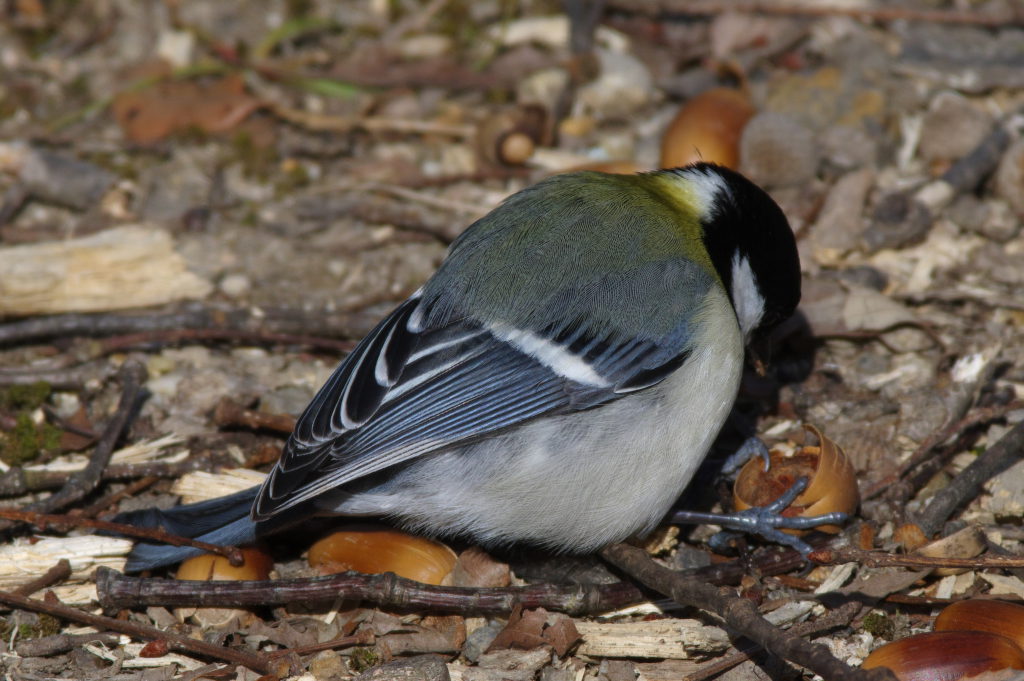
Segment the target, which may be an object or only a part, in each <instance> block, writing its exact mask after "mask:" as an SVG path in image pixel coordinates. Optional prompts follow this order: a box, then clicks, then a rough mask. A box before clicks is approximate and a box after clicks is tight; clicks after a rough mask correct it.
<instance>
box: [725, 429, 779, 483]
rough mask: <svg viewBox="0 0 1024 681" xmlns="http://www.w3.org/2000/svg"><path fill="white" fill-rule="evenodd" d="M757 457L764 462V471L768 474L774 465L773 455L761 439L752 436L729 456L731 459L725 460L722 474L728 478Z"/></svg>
mask: <svg viewBox="0 0 1024 681" xmlns="http://www.w3.org/2000/svg"><path fill="white" fill-rule="evenodd" d="M755 456H759V457H761V459H762V460H763V461H764V470H765V472H767V471H768V469H769V468H771V465H772V455H771V453H770V452H769V451H768V445H766V444H765V443H764V442H763V441H762V440H761V438H759V437H757V436H756V435H751V436H750V437H748V438H747V439H746V440H744V441H743V444H741V445H740V446H739V449H737V450H736V451H735V452H733V453H732V454H731V455H729V458H728V459H726V460H725V463H724V464H722V473H723V474H725V475H727V476H730V475H732V474H733V473H735V472H736V471H738V470H739V469H740V468H742V467H743V464H745V463H746V462H748V461H750V460H751V459H753V458H754V457H755Z"/></svg>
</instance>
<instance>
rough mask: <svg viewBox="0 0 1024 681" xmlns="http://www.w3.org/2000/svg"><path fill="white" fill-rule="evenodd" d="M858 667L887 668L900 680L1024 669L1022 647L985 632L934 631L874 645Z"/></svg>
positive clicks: (948, 679)
mask: <svg viewBox="0 0 1024 681" xmlns="http://www.w3.org/2000/svg"><path fill="white" fill-rule="evenodd" d="M861 667H862V668H863V669H874V668H875V667H888V668H889V669H891V670H892V672H893V674H895V675H896V678H897V679H899V681H936V680H937V679H941V680H942V681H956V679H961V678H964V677H970V676H977V675H978V674H981V673H982V672H987V671H997V670H999V669H1024V650H1021V648H1020V647H1019V646H1018V645H1017V644H1016V643H1014V642H1013V641H1011V640H1010V639H1008V638H1005V637H1003V636H997V635H996V634H990V633H988V632H984V631H936V632H932V633H930V634H917V635H915V636H908V637H907V638H901V639H899V640H898V641H893V642H892V643H887V644H885V645H884V646H882V647H880V648H876V649H875V650H873V651H871V654H870V655H868V657H867V659H866V660H864V663H863V664H862V665H861Z"/></svg>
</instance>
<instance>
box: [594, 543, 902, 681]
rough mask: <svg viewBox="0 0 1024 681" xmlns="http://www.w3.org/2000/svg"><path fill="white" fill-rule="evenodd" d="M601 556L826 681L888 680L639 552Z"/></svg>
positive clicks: (884, 673)
mask: <svg viewBox="0 0 1024 681" xmlns="http://www.w3.org/2000/svg"><path fill="white" fill-rule="evenodd" d="M601 557H602V558H604V559H605V560H607V561H608V562H609V563H611V564H612V565H614V566H615V567H617V568H619V569H620V570H622V571H623V572H625V573H626V574H628V575H629V576H630V577H632V578H634V579H636V580H637V581H639V582H640V583H641V584H643V585H644V586H646V587H648V588H651V589H654V590H655V591H658V592H660V593H663V594H665V595H666V596H669V597H670V598H672V599H673V600H674V601H675V602H677V603H679V604H681V605H686V606H691V607H696V608H700V609H702V610H706V611H708V612H711V613H714V614H716V615H718V616H719V617H721V618H722V619H723V620H724V621H725V624H726V625H727V626H728V627H729V628H731V629H732V630H734V631H736V632H737V633H739V634H740V635H742V636H745V637H746V638H749V639H750V640H751V641H753V642H754V643H756V644H758V645H759V646H761V647H763V648H764V649H765V650H767V651H768V652H770V653H772V654H773V655H776V656H778V657H781V658H782V659H784V660H788V661H790V662H793V663H795V664H799V665H802V666H804V667H806V668H808V669H810V670H811V671H812V672H814V673H816V674H820V675H821V676H822V677H824V678H826V679H829V681H882V680H883V679H885V680H887V681H892V679H895V677H894V676H893V675H892V672H890V671H889V670H888V669H884V668H879V669H872V670H870V671H866V670H862V669H853V668H851V667H849V666H848V665H846V664H845V663H843V662H842V661H841V660H838V659H837V658H836V657H835V656H833V655H832V653H830V652H829V650H828V648H826V647H825V646H822V645H818V644H813V643H810V642H808V641H805V640H804V639H802V638H800V637H799V636H796V635H794V634H792V633H790V632H788V631H784V630H782V629H779V628H778V627H776V626H774V625H773V624H771V623H770V622H768V620H766V619H764V617H762V616H761V614H760V613H759V612H758V611H757V607H756V606H755V605H754V603H753V602H752V601H750V600H748V599H746V598H740V597H739V596H735V595H732V594H729V593H728V592H727V591H726V590H724V589H722V590H720V589H718V588H716V587H714V586H711V585H710V584H708V583H707V582H705V581H703V580H701V579H697V578H694V577H692V576H683V575H681V574H679V573H677V572H673V571H672V570H670V569H668V568H666V567H663V566H661V565H659V564H657V563H655V562H654V561H653V560H652V559H651V558H650V556H648V555H647V554H646V553H645V552H644V551H643V550H641V549H638V548H635V547H632V546H627V545H626V544H613V545H611V546H608V547H605V548H604V549H603V550H602V551H601Z"/></svg>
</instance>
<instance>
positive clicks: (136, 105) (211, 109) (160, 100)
mask: <svg viewBox="0 0 1024 681" xmlns="http://www.w3.org/2000/svg"><path fill="white" fill-rule="evenodd" d="M261 105H262V104H261V102H260V100H259V99H257V98H255V97H253V96H252V95H250V94H248V93H247V92H246V91H245V83H244V81H243V80H242V77H241V76H240V75H238V74H230V75H227V76H224V77H223V78H219V79H217V80H212V81H194V80H168V81H163V82H160V83H157V84H156V85H153V86H152V87H148V88H145V89H142V90H138V91H130V92H122V93H121V94H119V95H118V96H117V97H115V98H114V102H113V104H111V111H112V112H113V115H114V119H115V120H116V121H117V123H118V125H120V126H121V129H122V130H123V131H124V134H125V136H126V137H127V138H128V139H129V140H131V141H132V142H135V143H137V144H152V143H154V142H158V141H160V140H162V139H164V138H165V137H168V136H170V135H172V134H174V133H176V132H181V131H183V130H188V129H196V130H200V131H202V132H205V133H219V132H225V131H228V130H231V129H233V128H234V127H235V126H237V125H238V124H239V123H241V122H242V121H244V120H245V119H246V118H247V117H248V116H249V114H251V113H252V112H254V111H256V109H258V108H259V107H260V106H261Z"/></svg>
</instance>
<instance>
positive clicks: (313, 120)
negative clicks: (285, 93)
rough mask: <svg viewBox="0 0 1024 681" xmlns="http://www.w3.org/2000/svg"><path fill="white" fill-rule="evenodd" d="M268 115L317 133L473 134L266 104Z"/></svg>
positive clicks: (467, 128) (447, 126)
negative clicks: (270, 114) (357, 131)
mask: <svg viewBox="0 0 1024 681" xmlns="http://www.w3.org/2000/svg"><path fill="white" fill-rule="evenodd" d="M266 104H267V108H268V109H269V110H270V113H272V114H274V115H275V116H277V117H278V118H280V119H282V120H284V121H287V122H289V123H292V124H294V125H298V126H299V127H302V128H306V129H307V130H313V131H316V132H338V133H344V132H350V131H352V130H365V131H367V132H377V133H387V132H394V133H405V134H420V135H445V136H447V137H456V138H459V139H466V138H468V137H472V136H473V135H474V134H476V128H474V127H473V126H471V125H453V124H451V123H435V122H433V121H419V120H411V119H405V118H383V117H374V116H334V115H330V114H319V113H312V112H309V111H303V110H301V109H294V108H292V107H290V106H284V105H283V104H279V103H276V102H270V101H268V102H266Z"/></svg>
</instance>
